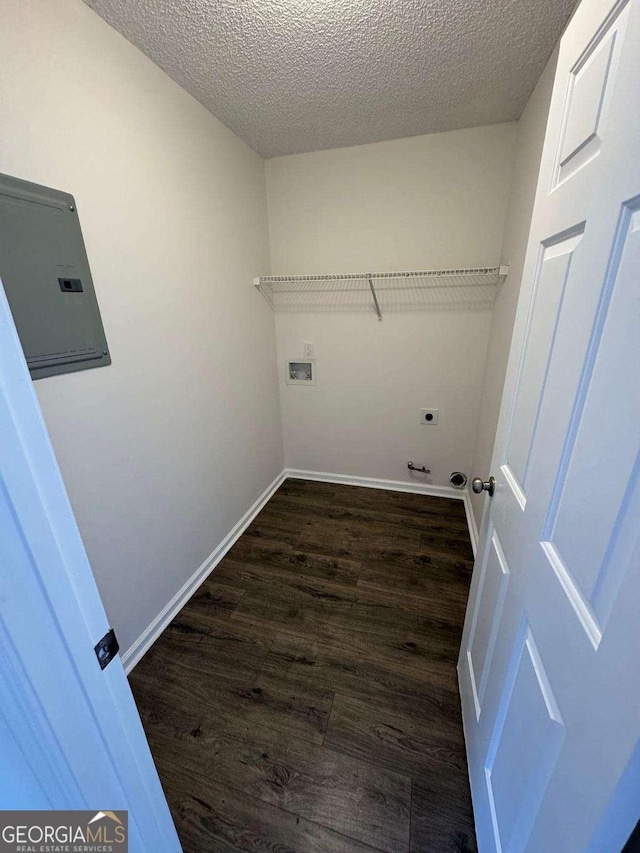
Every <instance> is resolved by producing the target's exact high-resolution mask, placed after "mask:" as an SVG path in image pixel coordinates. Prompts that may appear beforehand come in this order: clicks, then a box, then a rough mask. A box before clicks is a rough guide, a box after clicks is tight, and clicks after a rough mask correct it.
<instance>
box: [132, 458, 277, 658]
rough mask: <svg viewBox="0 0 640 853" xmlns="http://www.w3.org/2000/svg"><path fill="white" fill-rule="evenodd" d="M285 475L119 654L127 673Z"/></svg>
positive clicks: (180, 608) (248, 523)
mask: <svg viewBox="0 0 640 853" xmlns="http://www.w3.org/2000/svg"><path fill="white" fill-rule="evenodd" d="M286 478H287V473H286V471H281V472H280V474H278V476H277V477H276V478H275V480H274V481H273V482H272V483H271V485H270V486H267V488H266V489H265V490H264V492H263V493H262V494H261V495H260V497H259V498H258V500H257V501H256V502H255V503H254V504H253V505H252V506H251V507H249V509H248V510H247V511H246V512H245V514H244V515H243V516H242V518H241V519H240V521H239V522H238V523H237V524H236V525H235V527H233V528H232V529H231V530H230V531H229V533H227V535H226V536H225V537H224V539H223V540H222V542H220V544H219V545H218V546H216V548H215V549H214V550H213V551H212V552H211V554H209V556H208V557H207V559H206V560H205V561H204V563H203V564H202V565H201V566H200V567H199V568H198V569H196V571H195V572H194V573H193V574H192V575H191V577H190V578H189V580H188V581H187V582H186V583H185V584H184V585H183V586H182V587H181V588H180V589H179V590H178V592H176V594H175V595H174V596H173V598H172V599H171V601H170V602H169V603H168V604H167V605H166V607H163V609H162V610H161V611H160V613H158V615H157V616H156V618H155V619H154V620H153V622H152V623H151V624H150V625H149V626H148V628H146V629H145V630H144V631H143V632H142V634H140V636H139V637H138V639H137V640H136V641H135V643H133V645H132V646H130V648H128V649H127V651H126V652H125V653H124V654H123V655H122V656H121V660H122V665H123V666H124V670H125V672H126V673H127V674H129V673H130V672H131V670H132V669H133V668H134V666H135V665H136V664H137V663H138V661H139V660H140V659H141V658H142V657H143V655H144V654H145V652H147V651H148V650H149V649H150V647H151V646H152V645H153V644H154V643H155V641H156V640H157V639H158V637H159V636H160V634H161V633H162V632H163V631H164V629H165V628H166V627H167V625H168V624H169V623H170V622H171V620H172V619H173V618H174V617H175V616H176V615H177V614H178V613H179V612H180V610H182V608H183V607H184V605H185V604H186V603H187V601H188V600H189V599H190V598H191V596H192V595H193V594H194V592H195V591H196V590H197V589H198V587H199V586H200V584H202V583H203V582H204V581H205V580H206V579H207V577H208V576H209V575H210V574H211V572H212V571H213V570H214V569H215V567H216V566H217V565H218V563H219V562H220V560H222V558H223V557H224V555H225V554H226V553H227V551H228V550H229V549H230V548H231V547H232V546H233V545H234V543H235V542H236V541H237V540H238V539H239V538H240V536H242V534H243V533H244V531H245V530H246V528H247V527H248V526H249V525H250V524H251V522H252V521H253V519H254V518H255V517H256V515H257V514H258V513H259V512H260V510H261V509H262V507H263V506H264V505H265V504H266V503H267V501H268V500H269V499H270V498H271V496H272V495H273V493H274V492H275V491H276V490H277V489H278V488H279V487H280V486H281V485H282V483H283V482H284V480H285V479H286Z"/></svg>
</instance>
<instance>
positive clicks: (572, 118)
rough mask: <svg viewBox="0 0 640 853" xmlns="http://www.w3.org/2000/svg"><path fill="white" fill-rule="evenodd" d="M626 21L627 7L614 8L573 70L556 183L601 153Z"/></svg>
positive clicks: (568, 89)
mask: <svg viewBox="0 0 640 853" xmlns="http://www.w3.org/2000/svg"><path fill="white" fill-rule="evenodd" d="M619 5H621V4H618V6H619ZM626 21H627V9H626V8H625V9H623V10H622V13H619V12H618V13H616V12H615V11H614V13H613V14H612V15H611V16H610V17H609V18H608V19H607V20H606V21H605V22H604V24H603V25H602V27H601V28H600V29H599V31H598V32H597V33H596V34H595V36H594V37H593V39H592V41H591V42H590V44H589V45H588V46H587V48H586V49H585V51H584V52H583V53H582V55H581V56H580V58H579V59H578V61H577V62H576V63H575V65H574V67H573V68H572V69H571V71H570V73H569V81H568V87H567V100H566V107H565V116H564V122H563V128H562V131H561V133H560V145H559V151H558V165H557V167H556V171H555V175H554V186H557V185H558V184H559V183H562V182H563V181H566V180H567V179H568V178H570V177H571V176H572V175H574V174H575V173H576V172H577V171H579V170H580V169H582V168H583V167H584V166H586V165H587V164H588V163H590V162H591V160H593V159H594V157H597V156H598V153H599V152H600V148H601V145H602V139H603V136H604V133H605V125H606V115H607V107H608V101H609V92H610V91H611V90H612V89H613V88H614V85H615V82H614V81H615V75H616V68H617V61H618V56H619V53H620V51H621V49H622V41H623V39H624V35H625V29H626Z"/></svg>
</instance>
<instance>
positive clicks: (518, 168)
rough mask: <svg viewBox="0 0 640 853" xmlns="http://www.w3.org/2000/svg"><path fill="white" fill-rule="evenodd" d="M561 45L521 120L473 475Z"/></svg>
mask: <svg viewBox="0 0 640 853" xmlns="http://www.w3.org/2000/svg"><path fill="white" fill-rule="evenodd" d="M557 59H558V52H557V48H556V50H555V51H554V52H553V54H552V56H551V58H550V59H549V61H548V63H547V65H546V67H545V70H544V72H543V74H542V76H541V77H540V80H539V81H538V84H537V85H536V88H535V89H534V91H533V93H532V94H531V97H530V98H529V101H528V103H527V106H526V108H525V110H524V112H523V114H522V117H521V118H520V121H519V123H518V139H517V147H516V158H515V164H514V169H513V178H512V180H511V189H510V192H509V205H508V208H507V218H506V222H505V231H504V240H503V244H502V253H501V263H503V264H509V265H510V269H509V275H508V277H507V279H506V281H505V283H504V285H503V287H502V288H501V291H500V293H499V295H498V298H497V300H496V304H495V306H494V311H493V321H492V324H491V334H490V343H489V348H488V351H487V362H486V368H485V374H484V379H483V383H482V398H481V404H480V415H479V418H478V431H477V436H476V442H475V448H474V452H473V463H472V469H473V472H474V476H481V477H482V478H483V479H486V478H487V477H488V476H489V474H490V470H489V469H490V467H491V456H492V453H493V443H494V440H495V435H496V428H497V426H498V416H499V414H500V402H501V399H502V388H503V385H504V378H505V373H506V370H507V361H508V358H509V347H510V346H511V335H512V332H513V324H514V321H515V316H516V307H517V304H518V294H519V293H520V284H521V279H522V268H523V266H524V257H525V253H526V250H527V240H528V237H529V226H530V225H531V215H532V213H533V202H534V198H535V193H536V185H537V183H538V169H539V166H540V157H541V156H542V145H543V142H544V134H545V131H546V127H547V116H548V113H549V104H550V102H551V90H552V88H553V77H554V73H555V68H556V62H557ZM471 498H472V505H473V512H474V515H475V518H476V523H477V525H478V527H479V526H480V521H481V519H482V510H483V507H484V503H485V500H486V495H485V494H482V495H473V494H472V496H471Z"/></svg>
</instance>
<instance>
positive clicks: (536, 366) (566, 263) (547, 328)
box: [503, 225, 584, 509]
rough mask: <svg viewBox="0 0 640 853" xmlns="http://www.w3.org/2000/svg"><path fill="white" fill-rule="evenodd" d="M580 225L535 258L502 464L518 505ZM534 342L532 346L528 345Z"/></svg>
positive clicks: (523, 495) (549, 243)
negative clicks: (537, 259) (535, 268)
mask: <svg viewBox="0 0 640 853" xmlns="http://www.w3.org/2000/svg"><path fill="white" fill-rule="evenodd" d="M583 228H584V226H583V225H580V226H578V227H576V228H574V229H572V231H571V232H569V234H564V235H563V236H561V237H555V238H551V239H550V240H547V241H546V242H545V245H543V246H542V247H541V252H540V262H539V265H538V272H537V276H536V282H535V285H534V289H533V302H532V306H531V309H530V314H531V322H530V325H529V329H528V330H527V338H526V343H525V346H524V351H523V359H522V366H521V373H520V377H519V381H518V389H517V393H516V397H515V399H514V405H513V413H512V416H511V423H510V427H509V436H508V439H507V451H506V459H505V461H504V463H503V464H504V465H506V466H507V467H508V469H509V472H510V474H511V477H512V478H513V479H512V480H511V485H512V487H513V488H514V494H515V495H516V497H517V499H518V502H519V503H520V505H521V507H522V509H524V506H525V504H526V495H527V492H526V489H527V471H528V467H529V460H530V454H531V447H532V442H533V439H534V436H535V430H536V425H537V422H538V415H539V410H540V403H541V400H542V394H543V391H544V386H545V381H546V378H547V374H548V370H549V364H550V361H551V357H552V355H553V349H554V343H555V339H556V334H557V330H558V320H559V315H560V311H561V309H562V305H563V302H564V297H565V293H566V290H567V284H568V281H569V274H570V271H571V264H572V260H573V257H574V253H575V251H576V250H577V248H578V246H579V244H580V241H581V239H582V233H583ZM533 344H535V348H534V346H533Z"/></svg>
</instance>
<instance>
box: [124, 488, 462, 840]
mask: <svg viewBox="0 0 640 853" xmlns="http://www.w3.org/2000/svg"><path fill="white" fill-rule="evenodd" d="M472 559H473V558H472V553H471V545H470V542H469V536H468V532H467V525H466V521H465V513H464V508H463V505H462V502H461V501H455V500H449V499H445V498H432V497H426V496H423V495H412V494H404V493H398V492H384V491H380V490H377V489H364V488H358V487H354V486H340V485H333V484H330V483H315V482H310V481H302V480H287V481H286V482H285V483H284V484H283V486H282V487H281V488H280V489H279V491H278V492H277V493H276V494H275V495H274V497H273V498H272V499H271V500H270V501H269V503H268V504H267V506H266V507H265V508H264V509H263V511H262V512H261V513H260V515H259V516H258V517H257V518H256V519H255V521H254V522H253V523H252V524H251V526H250V527H249V528H248V529H247V530H246V531H245V533H244V534H243V535H242V537H241V538H240V539H239V540H238V542H237V543H236V544H235V545H234V547H233V548H232V549H231V551H229V553H228V554H227V556H226V557H225V558H224V559H223V560H222V562H221V563H220V564H219V565H218V566H217V568H216V569H215V571H214V572H213V573H212V574H211V575H210V576H209V578H208V579H207V581H205V583H204V584H203V585H202V586H201V587H200V589H199V590H198V592H197V593H196V595H195V596H194V597H193V598H192V599H191V601H190V602H189V603H188V604H187V605H186V606H185V607H184V608H183V610H182V611H181V612H180V614H179V615H178V616H177V618H176V619H174V621H173V622H172V623H171V624H170V625H169V627H168V628H167V629H166V631H165V632H164V633H163V635H162V636H161V637H160V639H159V640H158V641H157V642H156V643H155V644H154V646H153V647H152V649H151V650H150V651H149V652H148V653H147V654H146V655H145V657H144V658H143V659H142V661H141V662H140V663H139V664H138V666H137V667H136V668H135V670H134V671H133V672H132V673H131V675H130V683H131V687H132V689H133V693H134V696H135V699H136V702H137V704H138V708H139V710H140V714H141V716H142V720H143V724H144V727H145V730H146V733H147V737H148V739H149V743H150V745H151V750H152V752H153V756H154V758H155V761H156V764H157V766H158V771H159V773H160V778H161V780H162V784H163V786H164V789H165V792H166V795H167V798H168V800H169V805H170V807H171V810H172V813H173V817H174V819H175V822H176V826H177V829H178V834H179V836H180V839H181V842H182V845H183V847H184V850H185V851H186V853H201V852H202V853H204V851H207V853H218V851H220V853H231V851H234V852H235V851H241V853H266V851H273V853H276V852H277V853H294V851H295V853H365V851H370V853H371V851H372V850H379V851H384V853H419V851H420V853H422V851H428V853H431V851H433V853H472V851H475V850H476V843H475V834H474V827H473V815H472V811H471V801H470V795H469V788H468V781H467V767H466V760H465V752H464V741H463V736H462V723H461V716H460V704H459V697H458V689H457V680H456V670H455V665H456V660H457V656H458V649H459V645H460V637H461V633H462V623H463V618H464V612H465V607H466V602H467V596H468V592H469V583H470V579H471V567H472Z"/></svg>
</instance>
